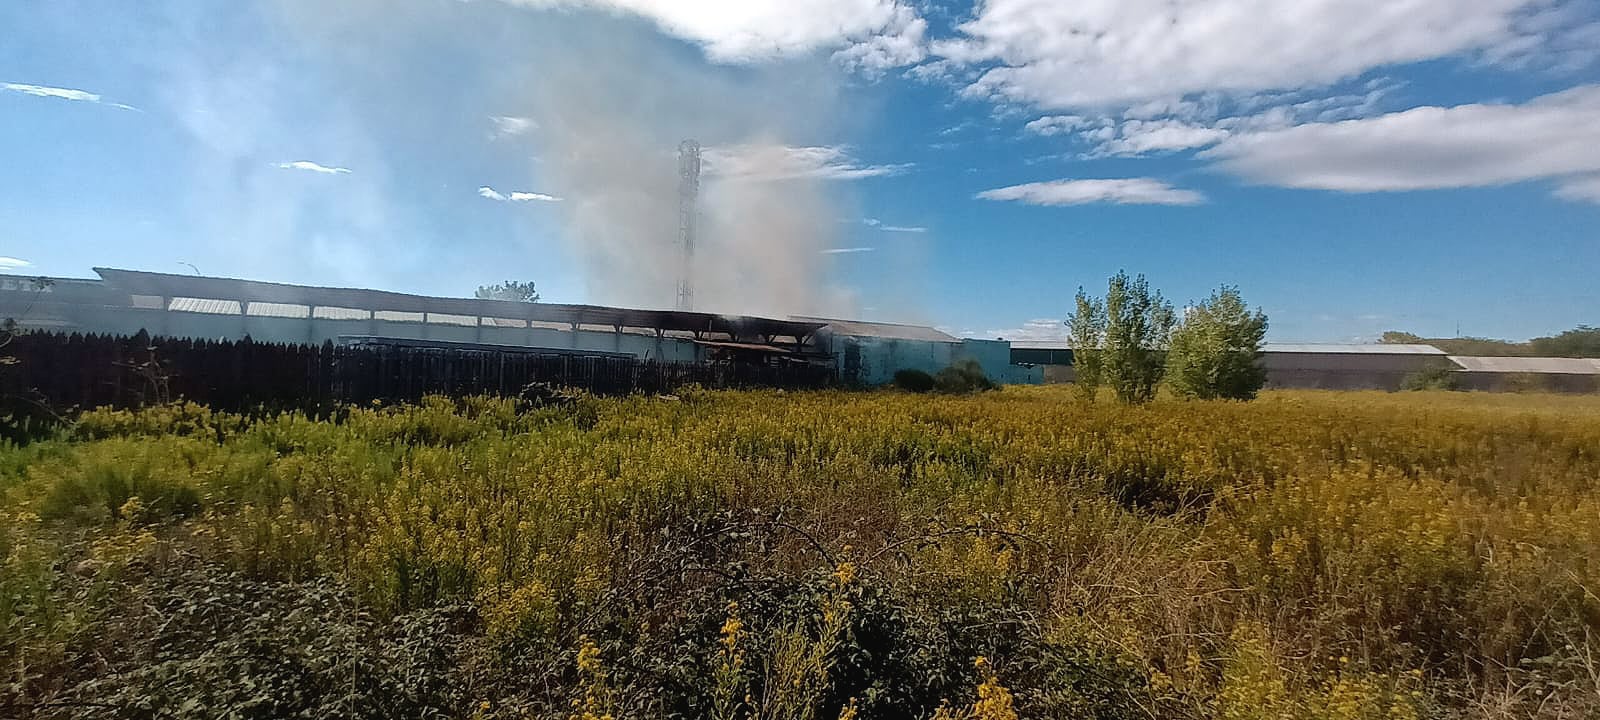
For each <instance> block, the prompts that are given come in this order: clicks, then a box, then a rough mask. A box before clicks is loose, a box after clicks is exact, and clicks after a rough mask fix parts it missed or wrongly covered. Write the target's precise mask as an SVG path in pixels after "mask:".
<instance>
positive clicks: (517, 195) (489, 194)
mask: <svg viewBox="0 0 1600 720" xmlns="http://www.w3.org/2000/svg"><path fill="white" fill-rule="evenodd" d="M478 195H479V196H480V197H486V198H488V199H490V200H494V201H497V202H531V201H538V202H561V198H558V197H556V196H554V195H546V194H544V193H536V192H522V191H518V190H513V191H511V193H510V194H506V193H502V192H500V191H499V190H496V189H494V188H492V187H489V186H488V185H485V186H483V187H481V188H478Z"/></svg>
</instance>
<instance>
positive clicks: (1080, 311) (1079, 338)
mask: <svg viewBox="0 0 1600 720" xmlns="http://www.w3.org/2000/svg"><path fill="white" fill-rule="evenodd" d="M1066 325H1067V341H1068V342H1069V343H1070V345H1071V348H1072V382H1073V385H1075V386H1076V387H1077V390H1078V396H1079V397H1081V398H1083V399H1084V400H1087V401H1089V402H1093V401H1094V396H1095V394H1096V393H1097V392H1099V390H1100V383H1101V381H1102V380H1103V379H1104V378H1103V377H1102V375H1103V373H1102V368H1103V364H1104V358H1102V356H1101V353H1100V345H1101V343H1102V342H1104V340H1105V334H1106V306H1105V303H1103V302H1101V301H1100V299H1099V298H1096V297H1090V296H1089V294H1088V293H1086V292H1084V291H1083V288H1081V287H1080V288H1078V298H1077V307H1076V308H1075V309H1074V310H1073V311H1072V314H1071V315H1070V316H1068V317H1067V322H1066Z"/></svg>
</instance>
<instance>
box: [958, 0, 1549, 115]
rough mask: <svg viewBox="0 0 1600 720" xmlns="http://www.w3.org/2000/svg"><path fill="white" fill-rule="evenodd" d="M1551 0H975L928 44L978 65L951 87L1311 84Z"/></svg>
mask: <svg viewBox="0 0 1600 720" xmlns="http://www.w3.org/2000/svg"><path fill="white" fill-rule="evenodd" d="M1567 1H1568V3H1569V4H1573V3H1576V1H1577V0H1567ZM1560 3H1562V0H1471V2H1462V1H1460V0H1322V1H1318V2H1311V1H1304V2H1270V1H1263V0H1186V1H1183V2H1173V1H1172V0H1076V1H1075V2H1060V1H1059V0H988V1H987V2H984V3H982V4H981V6H980V8H979V10H978V13H977V15H976V17H975V18H973V19H972V20H970V21H968V22H966V23H963V24H961V25H960V26H958V30H959V32H960V33H961V34H960V36H958V37H956V38H953V39H948V40H942V41H936V42H934V43H933V45H932V52H933V54H934V55H937V56H942V57H944V58H947V59H949V60H951V61H952V62H957V63H963V64H966V65H969V66H972V67H978V68H983V69H984V70H983V74H982V75H981V76H980V77H979V78H978V79H977V80H976V81H974V82H972V83H970V84H969V85H968V86H967V87H966V89H965V93H966V94H967V95H968V96H971V97H981V98H991V99H996V100H1000V101H1020V102H1025V103H1031V104H1034V105H1038V106H1042V107H1049V108H1092V107H1111V106H1121V107H1128V106H1132V105H1135V104H1138V103H1142V102H1146V101H1153V100H1154V101H1159V100H1165V99H1169V98H1185V97H1187V96H1190V95H1193V94H1198V93H1206V92H1223V93H1230V94H1240V93H1254V92H1259V91H1266V90H1276V89H1297V88H1304V87H1319V86H1325V85H1329V84H1332V83H1334V82H1337V81H1339V80H1343V79H1347V78H1351V77H1355V76H1357V75H1360V74H1361V73H1364V72H1366V71H1368V70H1371V69H1373V68H1378V67H1383V66H1387V65H1394V64H1403V63H1410V62H1418V61H1423V60H1430V59H1435V58H1441V57H1447V56H1452V55H1458V54H1462V53H1469V52H1475V51H1486V50H1490V49H1493V48H1497V47H1501V46H1503V45H1504V44H1506V43H1511V42H1514V41H1516V40H1518V39H1519V38H1526V37H1530V36H1532V37H1535V38H1537V37H1543V35H1541V33H1548V32H1554V31H1551V30H1548V29H1539V28H1529V27H1526V26H1525V25H1523V24H1520V23H1521V22H1522V21H1523V20H1525V19H1526V18H1528V17H1529V16H1531V15H1533V14H1534V13H1535V12H1536V11H1538V10H1540V9H1541V8H1543V7H1545V6H1548V5H1551V4H1560Z"/></svg>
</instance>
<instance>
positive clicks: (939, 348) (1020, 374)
mask: <svg viewBox="0 0 1600 720" xmlns="http://www.w3.org/2000/svg"><path fill="white" fill-rule="evenodd" d="M795 319H796V320H804V321H807V322H815V323H818V324H821V325H822V326H823V327H822V329H821V331H820V332H819V338H820V346H821V347H822V348H823V349H824V351H825V352H827V353H828V354H829V355H831V356H833V357H834V358H836V359H837V362H838V365H839V376H840V378H841V379H843V380H844V381H845V382H847V383H850V384H856V385H869V386H871V385H883V384H885V383H888V382H889V381H891V380H892V379H894V374H895V372H896V371H899V370H921V371H923V372H926V373H930V374H932V373H937V372H938V371H940V370H943V369H944V368H947V367H950V366H951V365H953V364H956V363H959V362H964V361H967V360H971V361H974V362H976V363H978V365H979V366H980V367H982V368H983V372H984V374H985V375H988V376H989V377H990V379H993V380H994V381H996V382H1000V383H1005V384H1010V385H1037V384H1039V383H1041V382H1044V371H1043V369H1042V368H1040V367H1036V366H1032V365H1019V364H1016V363H1015V361H1014V359H1013V354H1014V352H1013V348H1012V347H1011V343H1008V342H1006V341H1004V340H978V339H974V338H958V337H955V336H953V335H951V334H949V333H946V332H944V331H942V330H939V329H936V328H931V327H923V326H920V325H900V324H896V323H880V322H863V321H859V320H836V319H830V318H807V317H797V318H795Z"/></svg>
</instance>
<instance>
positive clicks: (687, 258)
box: [678, 140, 700, 310]
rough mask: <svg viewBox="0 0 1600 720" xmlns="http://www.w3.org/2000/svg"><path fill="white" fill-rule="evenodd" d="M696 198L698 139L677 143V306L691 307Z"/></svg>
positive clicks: (698, 190)
mask: <svg viewBox="0 0 1600 720" xmlns="http://www.w3.org/2000/svg"><path fill="white" fill-rule="evenodd" d="M699 198H700V143H697V142H695V141H693V140H684V141H683V142H681V143H679V144H678V245H679V250H680V251H681V257H680V258H679V263H680V264H679V267H678V309H679V310H693V309H694V240H695V237H694V235H695V224H696V223H695V215H696V211H695V206H696V204H697V202H698V201H699Z"/></svg>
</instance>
